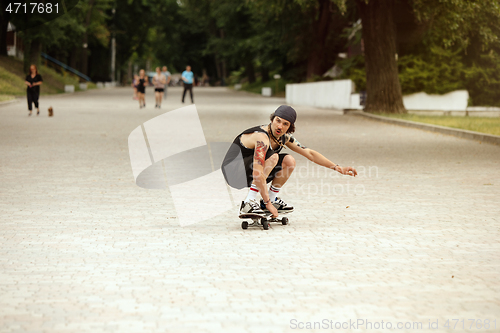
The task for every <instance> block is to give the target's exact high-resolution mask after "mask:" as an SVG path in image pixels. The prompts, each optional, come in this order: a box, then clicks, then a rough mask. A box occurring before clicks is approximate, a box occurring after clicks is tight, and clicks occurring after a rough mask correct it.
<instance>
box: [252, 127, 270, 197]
mask: <svg viewBox="0 0 500 333" xmlns="http://www.w3.org/2000/svg"><path fill="white" fill-rule="evenodd" d="M252 139H253V140H255V141H254V143H255V144H254V154H253V171H252V176H253V181H254V183H255V185H256V186H257V188H258V189H259V193H260V195H261V196H262V199H264V201H268V200H269V193H268V190H267V186H266V175H265V173H264V166H265V163H266V153H267V150H268V149H269V138H268V137H267V135H265V134H262V133H255V134H254V137H253V138H252Z"/></svg>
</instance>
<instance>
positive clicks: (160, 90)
mask: <svg viewBox="0 0 500 333" xmlns="http://www.w3.org/2000/svg"><path fill="white" fill-rule="evenodd" d="M163 90H164V89H163V88H155V92H163Z"/></svg>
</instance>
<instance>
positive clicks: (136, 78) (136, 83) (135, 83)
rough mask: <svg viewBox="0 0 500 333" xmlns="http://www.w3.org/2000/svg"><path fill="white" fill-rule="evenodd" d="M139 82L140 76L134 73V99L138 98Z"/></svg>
mask: <svg viewBox="0 0 500 333" xmlns="http://www.w3.org/2000/svg"><path fill="white" fill-rule="evenodd" d="M138 84H139V76H138V75H137V74H136V75H134V79H133V80H132V87H133V88H134V96H133V97H132V99H135V100H137V85H138Z"/></svg>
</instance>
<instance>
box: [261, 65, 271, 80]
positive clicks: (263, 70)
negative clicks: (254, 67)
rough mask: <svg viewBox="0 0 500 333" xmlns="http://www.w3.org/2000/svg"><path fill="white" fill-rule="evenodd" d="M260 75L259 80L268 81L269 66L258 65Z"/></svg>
mask: <svg viewBox="0 0 500 333" xmlns="http://www.w3.org/2000/svg"><path fill="white" fill-rule="evenodd" d="M260 76H261V79H260V81H261V82H267V81H269V80H270V79H269V68H268V67H266V66H261V67H260Z"/></svg>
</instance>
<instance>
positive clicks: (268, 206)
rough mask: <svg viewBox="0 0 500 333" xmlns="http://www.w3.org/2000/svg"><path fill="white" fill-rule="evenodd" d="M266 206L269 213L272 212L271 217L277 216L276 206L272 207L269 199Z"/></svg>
mask: <svg viewBox="0 0 500 333" xmlns="http://www.w3.org/2000/svg"><path fill="white" fill-rule="evenodd" d="M266 208H267V209H268V210H269V212H270V213H271V214H273V217H278V210H277V209H276V207H274V205H273V204H272V203H271V201H269V202H268V203H267V205H266Z"/></svg>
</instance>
